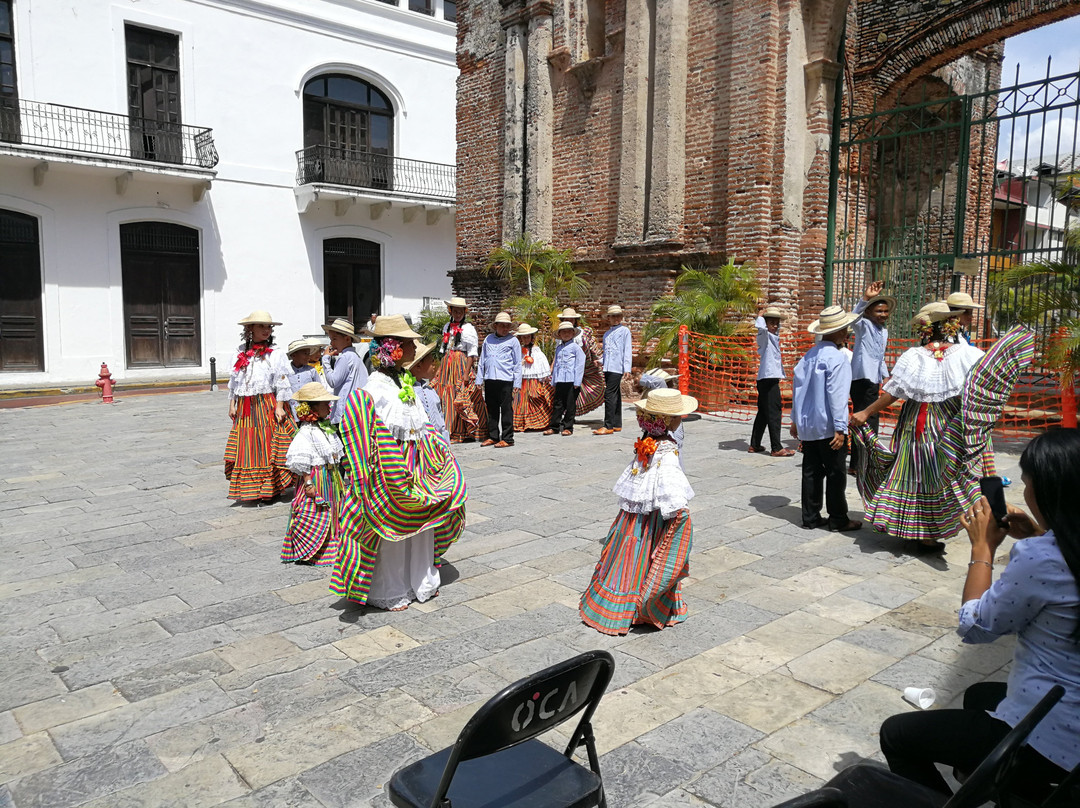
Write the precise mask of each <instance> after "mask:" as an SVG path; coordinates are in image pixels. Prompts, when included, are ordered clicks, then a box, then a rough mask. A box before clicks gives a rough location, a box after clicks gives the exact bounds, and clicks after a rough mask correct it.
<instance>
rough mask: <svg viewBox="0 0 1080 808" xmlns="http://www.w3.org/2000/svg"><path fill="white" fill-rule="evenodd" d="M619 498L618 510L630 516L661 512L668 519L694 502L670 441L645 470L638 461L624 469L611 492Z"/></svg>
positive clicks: (676, 452) (692, 491) (665, 442)
mask: <svg viewBox="0 0 1080 808" xmlns="http://www.w3.org/2000/svg"><path fill="white" fill-rule="evenodd" d="M612 491H614V492H615V495H616V496H618V497H619V508H621V509H622V510H624V511H627V512H629V513H652V512H653V511H655V510H659V511H660V515H661V516H662V517H663V518H664V519H670V518H671V517H672V516H674V515H675V513H676V512H677V511H680V510H682V509H683V508H685V507H686V506H687V503H689V502H690V500H691V499H693V498H694V489H693V488H691V487H690V481H689V480H687V479H686V475H685V474H683V470H682V467H681V466H680V464H679V453H678V448H677V447H676V445H675V444H674V443H672V442H671V441H666V440H665V441H660V445H659V447H658V448H657V450H656V454H654V455H653V456H652V460H651V461H650V462H649V465H648V466H647V467H645V468H644V469H643V468H642V467H641V465H640V464H639V463H638V461H637V459H636V458H635V459H634V462H633V463H631V464H630V465H629V466H627V467H626V470H625V471H623V473H622V476H620V477H619V479H618V481H617V482H616V483H615V487H614V488H613V489H612Z"/></svg>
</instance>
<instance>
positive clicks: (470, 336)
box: [433, 297, 487, 443]
mask: <svg viewBox="0 0 1080 808" xmlns="http://www.w3.org/2000/svg"><path fill="white" fill-rule="evenodd" d="M446 307H447V310H448V311H449V312H450V321H449V322H448V323H447V324H446V325H444V326H443V330H442V338H441V339H440V340H439V356H440V357H441V359H442V361H441V362H440V363H439V375H438V377H436V379H435V383H434V385H433V386H434V387H435V389H436V390H438V391H439V399H440V400H441V401H442V407H443V415H444V416H445V417H446V426H447V428H448V429H449V431H450V442H451V443H461V442H463V441H467V440H483V439H484V438H485V437H487V410H486V408H485V407H484V395H483V392H482V391H481V390H479V389H478V388H477V386H476V385H475V384H473V379H474V377H475V375H476V360H477V358H478V357H479V355H480V335H479V334H477V333H476V327H475V326H473V324H472V323H470V322H468V321H467V320H466V319H465V316H466V314H467V312H468V304H467V303H466V302H465V299H464V298H460V297H452V298H450V299H449V300H447V301H446Z"/></svg>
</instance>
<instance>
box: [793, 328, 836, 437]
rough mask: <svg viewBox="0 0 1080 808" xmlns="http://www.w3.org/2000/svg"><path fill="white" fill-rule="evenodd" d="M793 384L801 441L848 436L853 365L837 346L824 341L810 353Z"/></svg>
mask: <svg viewBox="0 0 1080 808" xmlns="http://www.w3.org/2000/svg"><path fill="white" fill-rule="evenodd" d="M791 385H792V388H793V391H794V398H793V401H792V402H791V418H792V420H793V421H794V422H795V429H796V430H797V431H798V433H799V440H824V439H826V438H828V439H830V440H831V439H832V438H833V436H834V435H835V434H836V433H837V432H843V433H845V434H847V431H848V396H849V394H850V393H851V365H850V363H849V362H848V361H847V359H846V358H845V357H844V355H843V354H842V353H840V349H839V348H838V347H836V344H835V343H833V342H830V341H829V340H822V341H821V342H819V343H818V344H817V345H815V346H814V347H813V348H811V349H810V350H809V351H807V352H806V355H805V356H803V358H802V359H800V360H799V364H797V365H796V366H795V372H794V374H792V381H791Z"/></svg>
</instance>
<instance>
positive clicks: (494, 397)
mask: <svg viewBox="0 0 1080 808" xmlns="http://www.w3.org/2000/svg"><path fill="white" fill-rule="evenodd" d="M484 404H485V405H486V406H487V414H488V437H489V438H491V439H492V440H493V441H500V440H504V441H506V442H507V443H513V442H514V383H513V382H501V381H496V380H494V379H484ZM500 426H501V429H500Z"/></svg>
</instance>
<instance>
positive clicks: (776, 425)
mask: <svg viewBox="0 0 1080 808" xmlns="http://www.w3.org/2000/svg"><path fill="white" fill-rule="evenodd" d="M783 412H784V402H783V399H781V398H780V380H779V379H758V382H757V416H756V417H755V418H754V428H753V430H752V431H751V432H750V445H751V446H753V447H754V448H755V449H756V448H757V447H758V446H761V438H762V436H764V434H765V427H766V426H768V427H769V443H770V444H771V446H770V448H771V449H772V451H774V452H779V451H780V450H781V449H783V448H784V444H782V443H781V442H780V418H781V416H782V415H783Z"/></svg>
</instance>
